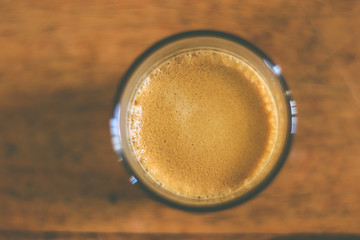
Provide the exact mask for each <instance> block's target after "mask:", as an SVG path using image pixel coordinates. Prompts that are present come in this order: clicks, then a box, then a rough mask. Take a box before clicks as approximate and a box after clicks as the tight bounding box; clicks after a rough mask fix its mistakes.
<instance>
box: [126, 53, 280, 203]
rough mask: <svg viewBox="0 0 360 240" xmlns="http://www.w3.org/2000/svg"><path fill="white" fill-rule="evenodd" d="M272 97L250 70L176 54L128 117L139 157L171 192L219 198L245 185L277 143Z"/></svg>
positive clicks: (150, 80) (230, 60)
mask: <svg viewBox="0 0 360 240" xmlns="http://www.w3.org/2000/svg"><path fill="white" fill-rule="evenodd" d="M275 110H276V108H275V104H274V100H273V97H272V96H271V94H270V92H269V90H268V88H267V86H266V85H265V83H264V82H263V80H262V79H261V77H260V76H259V74H257V73H256V72H255V71H254V70H253V69H252V68H251V67H249V66H248V65H247V64H246V63H245V62H243V61H241V60H240V59H238V58H236V57H234V56H230V55H228V54H225V53H220V52H216V51H209V50H204V51H197V52H189V53H183V54H180V55H178V56H175V57H173V58H171V59H169V60H167V61H166V62H164V63H163V64H161V65H160V66H159V67H158V68H156V69H155V70H154V71H152V72H151V73H150V74H149V75H148V76H147V77H146V78H145V79H144V81H143V82H142V83H141V85H140V86H139V88H138V91H137V93H136V95H135V97H134V101H133V104H132V106H131V110H130V114H129V119H128V120H129V123H128V125H129V136H130V139H129V140H130V143H131V145H132V148H133V150H134V153H135V155H136V157H137V159H138V161H139V162H140V164H141V165H142V167H143V168H144V170H146V171H147V172H148V175H149V176H150V177H151V178H152V179H153V180H154V181H156V182H157V183H158V184H160V185H161V186H162V187H164V188H166V189H168V190H169V191H171V192H173V193H176V194H179V195H182V196H186V197H191V198H215V197H219V196H224V195H228V194H231V193H233V192H234V191H236V190H238V189H240V188H241V187H243V186H244V185H245V184H246V183H247V182H248V181H250V179H251V178H252V177H254V176H256V174H258V173H259V171H261V169H262V167H263V166H264V165H265V164H266V163H267V159H268V157H269V155H270V154H271V151H272V148H273V146H274V143H275V141H276V129H277V116H276V111H275Z"/></svg>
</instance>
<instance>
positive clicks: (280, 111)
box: [110, 31, 297, 210]
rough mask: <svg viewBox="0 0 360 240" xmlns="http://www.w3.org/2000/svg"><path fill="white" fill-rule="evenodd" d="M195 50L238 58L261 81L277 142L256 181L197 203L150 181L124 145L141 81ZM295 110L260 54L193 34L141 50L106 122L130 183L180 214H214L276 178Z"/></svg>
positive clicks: (226, 38)
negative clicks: (267, 91)
mask: <svg viewBox="0 0 360 240" xmlns="http://www.w3.org/2000/svg"><path fill="white" fill-rule="evenodd" d="M196 49H215V50H217V51H220V52H226V53H230V54H232V55H234V56H237V57H238V58H240V59H241V60H243V61H244V62H246V63H247V64H248V65H249V66H251V67H252V68H253V69H254V70H255V71H256V72H257V73H258V74H259V75H260V76H262V78H263V79H264V80H265V83H266V85H267V87H268V88H269V89H270V92H271V94H272V96H273V98H274V102H275V105H276V111H277V116H278V127H277V136H278V137H277V140H276V142H275V144H274V147H273V149H272V153H271V155H270V156H269V159H268V160H267V163H266V165H265V167H263V168H262V170H261V171H260V173H259V174H257V176H256V177H254V178H253V179H251V180H250V181H249V182H248V183H247V184H246V186H244V187H242V188H240V189H238V190H237V191H235V192H233V193H231V194H229V195H225V196H220V197H216V198H209V199H199V198H190V197H184V196H180V195H178V194H175V193H173V192H171V191H169V190H167V189H165V188H164V187H162V186H161V185H160V184H158V183H157V182H156V181H155V180H153V179H152V178H151V177H150V176H149V174H148V173H147V172H146V171H145V170H144V168H143V167H142V166H141V164H140V163H139V161H138V160H137V158H136V156H135V153H134V152H133V151H132V148H131V144H130V142H129V130H128V127H127V121H128V120H127V119H128V113H129V109H130V107H131V104H132V101H133V98H134V95H135V93H136V91H137V88H138V86H139V84H140V83H141V82H142V81H143V80H144V78H145V76H146V75H147V74H148V73H149V72H150V71H151V70H153V69H154V68H156V67H158V66H159V65H161V63H163V62H164V61H165V60H167V59H169V58H170V57H172V56H175V55H177V54H179V53H183V52H186V51H194V50H196ZM296 114H297V112H296V105H295V101H294V100H292V97H291V94H290V91H289V89H288V87H287V85H286V83H285V80H284V78H283V76H282V74H281V68H280V67H279V66H278V65H275V64H274V63H273V61H271V60H270V58H269V57H267V56H266V55H265V54H264V53H263V52H262V51H261V50H259V49H258V48H257V47H255V46H254V45H252V44H250V43H249V42H247V41H245V40H244V39H241V38H239V37H236V36H234V35H231V34H228V33H224V32H217V31H192V32H184V33H180V34H176V35H173V36H170V37H168V38H166V39H164V40H162V41H160V42H158V43H156V44H154V45H153V46H151V47H150V48H149V49H148V50H146V51H145V52H144V53H143V54H142V55H141V56H139V57H138V58H137V59H136V60H135V62H134V63H133V64H132V65H131V67H130V68H129V69H128V71H127V72H126V73H125V75H124V76H123V78H122V79H121V81H120V84H119V87H118V89H117V93H116V96H115V103H114V108H113V117H112V118H111V120H110V132H111V137H112V144H113V148H114V150H115V152H116V153H117V156H118V157H119V159H120V161H121V162H123V164H124V166H125V168H126V169H127V170H128V171H129V173H130V182H131V183H132V184H135V183H138V184H139V185H140V186H142V187H143V188H144V189H145V190H146V191H147V192H149V193H150V194H151V195H152V196H155V197H156V198H157V199H159V200H161V201H164V202H166V203H168V204H171V205H174V206H176V207H180V208H183V209H192V210H216V209H221V208H224V207H229V206H232V205H234V204H238V203H241V202H243V201H245V200H248V199H249V198H251V197H253V196H254V195H255V194H257V193H258V192H260V190H262V189H263V188H264V187H265V186H267V185H268V184H269V183H270V182H271V180H272V179H273V178H274V176H275V175H276V174H277V173H278V172H279V170H280V168H281V166H282V165H283V163H284V161H285V159H286V156H287V154H288V152H289V149H290V145H291V140H292V135H293V134H294V133H295V127H296Z"/></svg>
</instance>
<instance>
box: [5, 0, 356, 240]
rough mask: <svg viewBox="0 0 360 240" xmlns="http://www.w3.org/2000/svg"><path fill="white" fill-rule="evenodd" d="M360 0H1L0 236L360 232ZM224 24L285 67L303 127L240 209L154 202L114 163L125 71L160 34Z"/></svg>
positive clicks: (251, 236)
mask: <svg viewBox="0 0 360 240" xmlns="http://www.w3.org/2000/svg"><path fill="white" fill-rule="evenodd" d="M359 12H360V1H356V0H354V1H340V0H337V1H336V0H335V1H322V0H318V1H310V0H306V1H298V0H284V1H282V0H271V1H262V0H256V1H253V0H251V1H250V0H249V1H235V0H223V1H216V0H212V1H156V0H151V1H146V0H141V1H131V0H123V1H110V0H107V1H102V0H86V1H85V0H74V1H60V0H54V1H40V0H33V1H27V0H17V1H10V0H0V19H1V21H0V133H1V137H0V239H130V240H133V239H309V238H310V237H313V239H319V238H327V239H337V238H342V239H350V238H351V239H353V238H360V80H359V76H360V28H359V26H360V14H359ZM194 29H215V30H221V31H226V32H230V33H233V34H236V35H239V36H242V37H244V38H245V39H247V40H249V41H251V42H253V43H254V44H255V45H257V46H258V47H260V48H261V49H263V50H264V51H265V52H266V53H268V55H270V56H271V57H272V58H273V59H274V60H275V62H276V63H278V64H279V65H281V67H282V69H283V72H284V75H285V77H286V79H287V82H288V84H289V86H290V88H291V89H292V92H293V95H294V97H295V99H296V101H297V104H298V110H299V125H298V133H297V136H296V139H295V142H294V144H293V148H292V151H291V153H290V155H289V158H288V160H287V162H286V164H285V166H284V167H283V169H282V170H281V172H280V174H279V175H278V176H277V177H276V178H275V180H274V182H273V183H272V184H271V185H270V186H269V187H268V188H266V189H265V191H263V192H261V193H260V194H259V195H257V196H256V197H255V198H254V199H252V200H251V201H249V202H246V203H244V204H242V205H239V206H236V207H234V208H231V209H227V210H223V211H219V212H210V213H194V212H185V211H181V210H178V209H173V208H171V207H168V206H166V205H163V204H161V203H158V202H156V201H154V200H152V199H150V198H149V197H148V196H147V195H146V194H145V193H144V192H142V191H141V190H140V189H139V188H138V187H137V186H132V185H130V184H129V182H128V175H127V174H126V173H125V171H124V169H123V167H122V166H121V165H120V164H119V163H118V162H117V158H116V156H115V154H114V153H113V151H112V147H111V144H110V137H109V130H108V119H109V117H110V115H111V102H112V99H113V97H114V93H115V90H116V87H117V84H118V80H119V78H120V76H121V75H122V74H123V73H124V72H125V71H126V69H127V68H128V67H129V65H130V64H131V63H132V61H133V60H134V59H135V58H136V56H137V55H139V54H140V53H141V52H143V51H144V50H145V49H146V48H147V47H149V46H150V45H151V44H153V43H154V42H156V41H158V40H160V39H162V38H164V37H166V36H168V35H171V34H174V33H177V32H181V31H186V30H194Z"/></svg>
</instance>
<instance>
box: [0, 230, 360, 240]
mask: <svg viewBox="0 0 360 240" xmlns="http://www.w3.org/2000/svg"><path fill="white" fill-rule="evenodd" d="M0 239H6V240H11V239H16V240H23V239H37V240H42V239H56V240H72V239H74V240H75V239H76V240H92V239H98V240H101V239H106V240H122V239H124V240H234V239H239V240H335V239H342V240H355V239H360V235H356V234H265V233H262V234H261V233H260V234H259V233H248V234H201V233H200V234H199V233H197V234H196V233H195V234H139V233H137V234H136V233H135V234H134V233H96V232H82V233H79V232H27V231H0Z"/></svg>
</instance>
